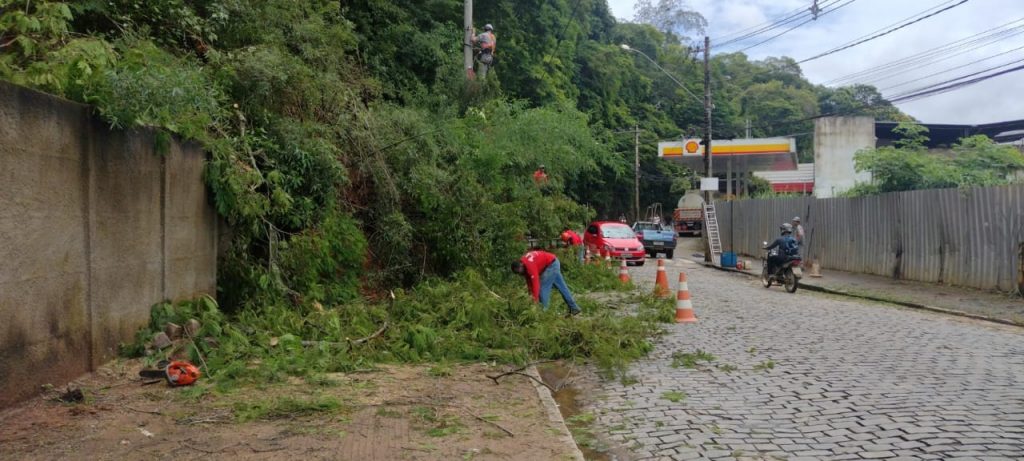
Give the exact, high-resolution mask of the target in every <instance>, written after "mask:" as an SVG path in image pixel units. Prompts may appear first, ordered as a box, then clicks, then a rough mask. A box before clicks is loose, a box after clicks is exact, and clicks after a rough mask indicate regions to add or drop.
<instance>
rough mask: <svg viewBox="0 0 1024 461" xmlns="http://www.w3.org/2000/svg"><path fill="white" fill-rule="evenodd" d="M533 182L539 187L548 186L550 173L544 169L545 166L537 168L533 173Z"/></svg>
mask: <svg viewBox="0 0 1024 461" xmlns="http://www.w3.org/2000/svg"><path fill="white" fill-rule="evenodd" d="M533 182H534V183H537V185H541V184H546V183H547V182H548V173H547V171H546V170H545V169H544V165H541V166H539V167H537V171H534V172H533Z"/></svg>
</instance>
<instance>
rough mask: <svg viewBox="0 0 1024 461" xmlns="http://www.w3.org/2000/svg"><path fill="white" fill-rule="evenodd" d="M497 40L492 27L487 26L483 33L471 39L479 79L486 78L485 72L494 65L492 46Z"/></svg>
mask: <svg viewBox="0 0 1024 461" xmlns="http://www.w3.org/2000/svg"><path fill="white" fill-rule="evenodd" d="M496 44H497V38H496V37H495V36H494V26H492V25H490V24H487V25H486V26H484V31H483V32H482V33H481V34H480V35H477V36H476V37H475V38H474V39H473V48H476V49H477V52H476V62H477V63H479V64H480V66H479V68H480V71H479V72H477V74H479V75H480V78H481V79H483V78H487V71H488V70H490V69H491V66H493V65H494V46H495V45H496Z"/></svg>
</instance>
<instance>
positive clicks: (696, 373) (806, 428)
mask: <svg viewBox="0 0 1024 461" xmlns="http://www.w3.org/2000/svg"><path fill="white" fill-rule="evenodd" d="M681 259H682V258H681V256H680V257H677V259H676V260H675V261H670V262H669V264H668V275H669V280H670V281H671V282H672V289H673V291H674V290H675V289H676V287H675V280H676V277H677V274H678V272H679V270H685V271H686V272H687V275H688V276H689V285H690V291H691V293H692V296H693V300H694V301H693V303H694V307H695V311H696V315H697V317H698V319H699V322H698V323H696V324H689V325H671V326H669V327H668V330H669V333H668V334H667V335H666V336H665V337H663V338H662V339H661V341H660V342H659V343H658V345H657V347H656V349H655V350H654V351H653V352H652V354H651V355H650V356H649V357H648V358H647V359H645V360H643V361H641V362H639V363H636V364H635V365H634V366H633V367H632V369H631V371H630V375H631V376H632V377H633V378H635V379H636V382H635V383H632V384H630V381H629V380H626V384H623V382H620V381H618V380H616V381H608V382H605V383H603V384H602V385H601V388H600V389H599V390H598V392H597V395H594V396H593V400H592V401H591V407H590V408H589V410H591V411H594V413H595V414H597V415H598V419H597V424H598V427H599V430H600V431H602V432H604V433H605V434H608V435H609V437H610V438H611V439H612V440H614V441H616V442H618V443H620V444H622V445H624V446H628V447H631V448H632V453H633V455H634V456H635V458H636V459H672V460H688V459H788V460H790V461H794V460H800V459H827V460H842V459H908V460H909V459H944V460H951V459H986V460H987V459H1022V458H1024V341H1022V340H1024V329H1021V328H1017V327H1006V326H1001V325H994V324H988V323H984V322H979V321H974V320H967V319H962V318H957V317H950V316H945V315H942V314H934V313H929V312H923V311H916V310H910V309H904V308H897V307H892V306H888V305H879V304H872V303H869V302H862V301H854V300H846V299H843V298H839V297H834V296H828V295H821V294H817V293H811V292H808V291H802V290H801V291H798V292H797V293H796V294H788V293H786V292H785V291H784V290H783V289H782V288H781V287H772V288H771V289H767V290H766V289H765V288H763V287H762V286H761V285H760V282H759V281H757V280H755V279H753V278H749V277H746V276H743V275H739V274H733V273H724V272H720V271H716V270H713V269H708V268H704V267H701V266H699V265H696V264H693V263H689V262H683V261H682V260H681ZM655 266H656V264H655V261H653V260H648V264H647V265H646V266H645V267H643V268H635V267H631V268H630V272H631V274H632V275H633V277H634V280H640V281H642V282H646V283H647V284H648V286H649V283H650V281H653V279H654V274H655ZM698 351H703V352H705V353H707V354H710V355H711V356H713V357H710V356H707V355H703V356H701V355H698ZM673 354H676V358H675V361H676V362H677V363H676V365H678V366H677V367H673V360H674V359H673ZM681 354H691V355H686V356H684V355H681ZM684 362H690V363H684ZM694 362H695V365H694ZM688 366H689V367H688ZM673 400H674V401H673Z"/></svg>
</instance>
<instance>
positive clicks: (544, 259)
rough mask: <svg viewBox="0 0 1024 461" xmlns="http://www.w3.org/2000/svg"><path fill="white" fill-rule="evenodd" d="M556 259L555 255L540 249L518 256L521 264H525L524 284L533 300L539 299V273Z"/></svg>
mask: <svg viewBox="0 0 1024 461" xmlns="http://www.w3.org/2000/svg"><path fill="white" fill-rule="evenodd" d="M556 259H558V258H557V257H556V256H555V255H553V254H551V253H548V252H546V251H542V250H534V251H531V252H529V253H526V254H525V255H523V257H522V258H519V261H520V262H522V263H523V266H526V286H527V288H529V289H530V294H531V295H533V300H534V301H540V274H542V273H543V272H544V269H547V268H548V266H550V265H551V263H553V262H555V260H556Z"/></svg>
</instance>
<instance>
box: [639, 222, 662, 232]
mask: <svg viewBox="0 0 1024 461" xmlns="http://www.w3.org/2000/svg"><path fill="white" fill-rule="evenodd" d="M636 230H637V232H640V231H645V230H653V231H660V230H661V225H660V224H654V223H652V222H638V223H636Z"/></svg>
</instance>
